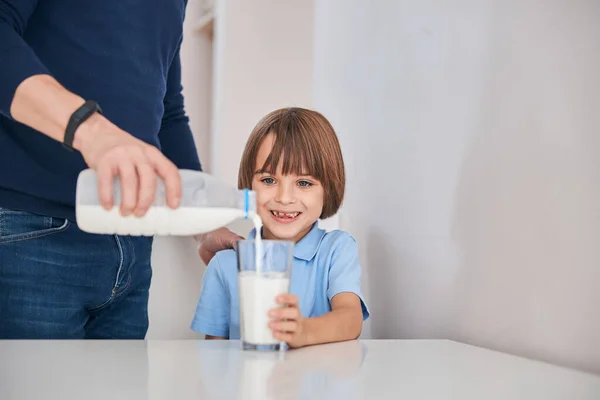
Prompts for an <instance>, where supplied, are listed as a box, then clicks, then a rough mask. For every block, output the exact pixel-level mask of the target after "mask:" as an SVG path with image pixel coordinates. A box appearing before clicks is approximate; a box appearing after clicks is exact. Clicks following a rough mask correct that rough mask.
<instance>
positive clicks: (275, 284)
mask: <svg viewBox="0 0 600 400" xmlns="http://www.w3.org/2000/svg"><path fill="white" fill-rule="evenodd" d="M257 237H258V235H257ZM257 245H258V241H257ZM238 285H239V286H238V287H239V296H240V329H241V333H242V339H243V340H244V341H245V342H247V343H250V344H253V345H265V344H279V341H278V340H277V339H275V338H274V337H273V331H272V330H271V329H269V322H270V321H271V318H270V317H269V316H268V312H269V310H270V309H272V308H276V307H280V305H279V304H277V303H276V302H275V298H276V297H277V296H278V295H280V294H282V293H288V290H289V287H290V279H289V278H288V277H286V276H285V273H279V272H269V273H263V274H259V273H257V272H255V271H242V272H240V273H239V276H238Z"/></svg>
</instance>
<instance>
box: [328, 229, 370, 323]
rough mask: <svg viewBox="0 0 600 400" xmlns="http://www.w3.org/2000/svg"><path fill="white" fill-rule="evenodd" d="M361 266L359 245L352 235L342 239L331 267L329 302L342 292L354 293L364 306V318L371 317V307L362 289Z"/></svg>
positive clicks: (333, 255) (333, 256) (334, 253)
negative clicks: (367, 303) (368, 305)
mask: <svg viewBox="0 0 600 400" xmlns="http://www.w3.org/2000/svg"><path fill="white" fill-rule="evenodd" d="M360 276H361V266H360V261H359V259H358V246H357V245H356V241H355V240H354V238H353V237H352V236H350V235H345V236H343V237H342V238H341V239H340V243H339V244H338V246H337V248H336V249H335V250H334V252H333V254H332V257H331V265H330V267H329V285H328V289H327V297H328V299H329V302H331V300H332V299H333V297H334V296H335V295H337V294H340V293H344V292H347V293H354V294H355V295H357V296H358V298H359V299H360V302H361V306H362V313H363V320H366V319H368V318H369V309H368V308H367V305H366V302H365V299H364V297H363V295H362V291H361V289H360Z"/></svg>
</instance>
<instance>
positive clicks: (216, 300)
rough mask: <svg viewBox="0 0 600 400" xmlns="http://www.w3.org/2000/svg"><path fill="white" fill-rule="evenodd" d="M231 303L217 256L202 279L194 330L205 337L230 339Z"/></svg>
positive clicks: (193, 324) (193, 325)
mask: <svg viewBox="0 0 600 400" xmlns="http://www.w3.org/2000/svg"><path fill="white" fill-rule="evenodd" d="M230 301H231V300H230V298H229V292H228V290H227V284H226V282H225V280H224V279H223V274H222V270H221V266H220V264H219V257H218V255H216V256H215V257H213V258H212V260H211V261H210V263H209V264H208V266H207V267H206V271H205V272H204V276H203V277H202V287H201V292H200V299H199V300H198V305H197V306H196V313H195V315H194V319H193V321H192V325H191V328H192V330H194V331H196V332H200V333H203V334H205V335H210V336H219V337H226V338H228V337H229V310H230V307H229V303H230Z"/></svg>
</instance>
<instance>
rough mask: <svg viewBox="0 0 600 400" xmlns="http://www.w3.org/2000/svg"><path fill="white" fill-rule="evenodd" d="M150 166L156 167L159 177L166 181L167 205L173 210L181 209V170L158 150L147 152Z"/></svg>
mask: <svg viewBox="0 0 600 400" xmlns="http://www.w3.org/2000/svg"><path fill="white" fill-rule="evenodd" d="M146 154H147V157H148V160H149V162H150V164H151V165H152V166H153V167H154V169H155V170H156V172H158V176H159V177H160V178H161V179H162V180H163V181H164V183H165V189H166V192H167V204H168V205H169V207H171V208H177V207H179V203H180V201H181V177H180V176H179V170H178V169H177V167H176V166H175V164H173V163H172V162H171V161H169V159H168V158H166V157H165V156H164V155H163V154H162V153H161V152H160V151H159V150H158V149H156V148H150V149H147V150H146Z"/></svg>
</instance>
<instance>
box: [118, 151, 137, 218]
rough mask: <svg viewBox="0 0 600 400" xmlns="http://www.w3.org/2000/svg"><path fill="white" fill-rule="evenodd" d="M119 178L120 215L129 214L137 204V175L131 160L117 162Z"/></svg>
mask: <svg viewBox="0 0 600 400" xmlns="http://www.w3.org/2000/svg"><path fill="white" fill-rule="evenodd" d="M119 179H120V180H121V215H123V216H128V215H131V213H132V212H133V209H134V208H135V206H136V204H137V198H138V176H137V171H136V168H135V165H134V164H133V162H131V161H129V160H127V161H125V160H123V161H121V162H120V163H119Z"/></svg>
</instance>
